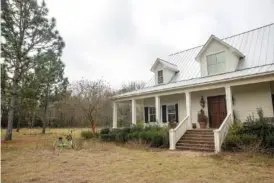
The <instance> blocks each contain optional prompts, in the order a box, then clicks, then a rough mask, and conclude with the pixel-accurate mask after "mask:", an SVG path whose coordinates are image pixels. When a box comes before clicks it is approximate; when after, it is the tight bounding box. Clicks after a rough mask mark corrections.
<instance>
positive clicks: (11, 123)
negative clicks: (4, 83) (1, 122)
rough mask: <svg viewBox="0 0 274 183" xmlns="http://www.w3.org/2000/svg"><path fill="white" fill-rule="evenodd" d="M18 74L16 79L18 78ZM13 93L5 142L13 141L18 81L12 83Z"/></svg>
mask: <svg viewBox="0 0 274 183" xmlns="http://www.w3.org/2000/svg"><path fill="white" fill-rule="evenodd" d="M16 75H17V74H16V72H15V76H14V78H16ZM12 82H13V83H12V93H11V101H10V107H9V113H8V127H7V132H6V137H5V140H12V126H13V119H14V108H15V103H16V100H17V95H16V94H17V93H16V92H17V91H16V90H17V85H18V83H17V80H16V79H13V81H12Z"/></svg>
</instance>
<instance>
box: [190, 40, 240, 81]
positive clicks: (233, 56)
mask: <svg viewBox="0 0 274 183" xmlns="http://www.w3.org/2000/svg"><path fill="white" fill-rule="evenodd" d="M243 57H244V55H243V54H242V53H241V52H240V51H239V50H237V49H236V48H234V47H232V46H231V45H229V44H227V43H226V42H224V41H222V40H221V39H219V38H217V37H216V36H214V35H211V36H210V38H209V39H208V40H207V42H206V44H205V45H204V46H203V47H202V49H201V50H200V52H199V53H198V55H197V56H196V58H195V59H196V61H198V62H200V69H201V76H202V77H203V76H209V75H215V74H221V73H225V72H232V71H235V70H236V69H237V66H238V62H239V60H240V59H241V58H243Z"/></svg>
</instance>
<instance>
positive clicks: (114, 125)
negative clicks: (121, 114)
mask: <svg viewBox="0 0 274 183" xmlns="http://www.w3.org/2000/svg"><path fill="white" fill-rule="evenodd" d="M112 125H113V128H117V103H116V102H113V124H112Z"/></svg>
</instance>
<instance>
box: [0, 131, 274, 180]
mask: <svg viewBox="0 0 274 183" xmlns="http://www.w3.org/2000/svg"><path fill="white" fill-rule="evenodd" d="M1 131H2V130H1ZM80 131H81V129H77V130H74V132H73V136H74V138H75V139H77V149H76V150H72V149H66V150H64V151H62V152H61V153H58V152H55V151H54V150H53V148H52V143H53V140H54V139H56V138H57V137H58V136H60V135H64V134H66V133H68V132H69V130H68V129H51V130H48V131H47V134H46V135H42V134H40V132H41V130H40V129H39V130H38V129H33V130H28V129H22V130H21V131H20V132H19V133H18V132H15V131H14V133H13V141H12V142H3V141H1V150H2V155H1V175H2V178H1V179H2V181H1V182H5V183H8V182H24V183H25V182H66V183H68V182H75V183H81V182H82V183H87V182H95V183H96V182H100V183H108V182H115V183H117V182H130V183H135V182H147V183H150V182H151V183H153V182H155V183H158V182H159V183H161V182H174V183H179V182H182V183H183V182H186V183H196V182H228V183H231V182H249V183H250V182H254V183H255V182H256V183H258V182H274V173H273V172H274V158H273V157H272V158H271V157H267V156H263V155H251V154H246V153H222V154H219V155H214V154H208V153H199V152H187V151H169V150H160V149H149V148H145V147H142V146H136V145H133V144H127V145H124V146H121V145H115V144H113V143H103V142H100V141H99V140H90V141H85V140H82V139H81V138H80ZM2 132H4V131H2ZM3 136H4V133H2V134H1V137H2V138H3Z"/></svg>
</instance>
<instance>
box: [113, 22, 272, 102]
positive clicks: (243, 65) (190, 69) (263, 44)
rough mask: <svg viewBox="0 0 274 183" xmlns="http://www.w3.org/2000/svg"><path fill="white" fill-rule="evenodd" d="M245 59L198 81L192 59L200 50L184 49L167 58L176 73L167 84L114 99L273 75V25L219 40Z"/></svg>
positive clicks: (149, 86) (197, 67) (198, 74)
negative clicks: (264, 74)
mask: <svg viewBox="0 0 274 183" xmlns="http://www.w3.org/2000/svg"><path fill="white" fill-rule="evenodd" d="M222 41H224V42H226V43H227V44H229V45H231V46H232V47H234V48H236V49H237V50H239V51H240V52H241V53H243V54H244V55H245V57H244V58H243V59H241V60H240V61H239V64H238V67H237V69H236V71H234V72H229V73H223V74H219V75H214V76H207V77H201V72H200V65H199V62H197V61H196V60H195V57H196V56H197V54H198V53H199V52H200V50H201V49H202V48H203V45H202V46H198V47H194V48H191V49H187V50H184V51H181V52H178V53H174V54H171V55H169V58H168V60H167V62H169V63H172V64H174V65H177V68H178V70H179V72H177V73H176V75H175V76H174V77H173V79H172V80H171V82H170V83H168V84H165V85H156V86H155V85H154V83H155V82H154V77H153V78H152V79H151V80H150V81H149V82H148V83H147V85H146V88H143V89H140V90H137V91H133V92H129V93H125V94H122V95H118V96H115V97H114V98H122V97H126V96H133V95H137V94H141V93H147V92H153V91H159V90H161V89H166V88H170V89H172V88H174V87H183V86H186V85H192V84H198V83H203V82H210V81H214V80H223V79H229V78H237V77H243V76H249V75H256V74H262V73H269V72H274V65H272V64H274V24H273V23H272V24H269V25H266V26H263V27H260V28H257V29H253V30H250V31H247V32H243V33H241V34H237V35H234V36H231V37H227V38H224V39H222Z"/></svg>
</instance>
